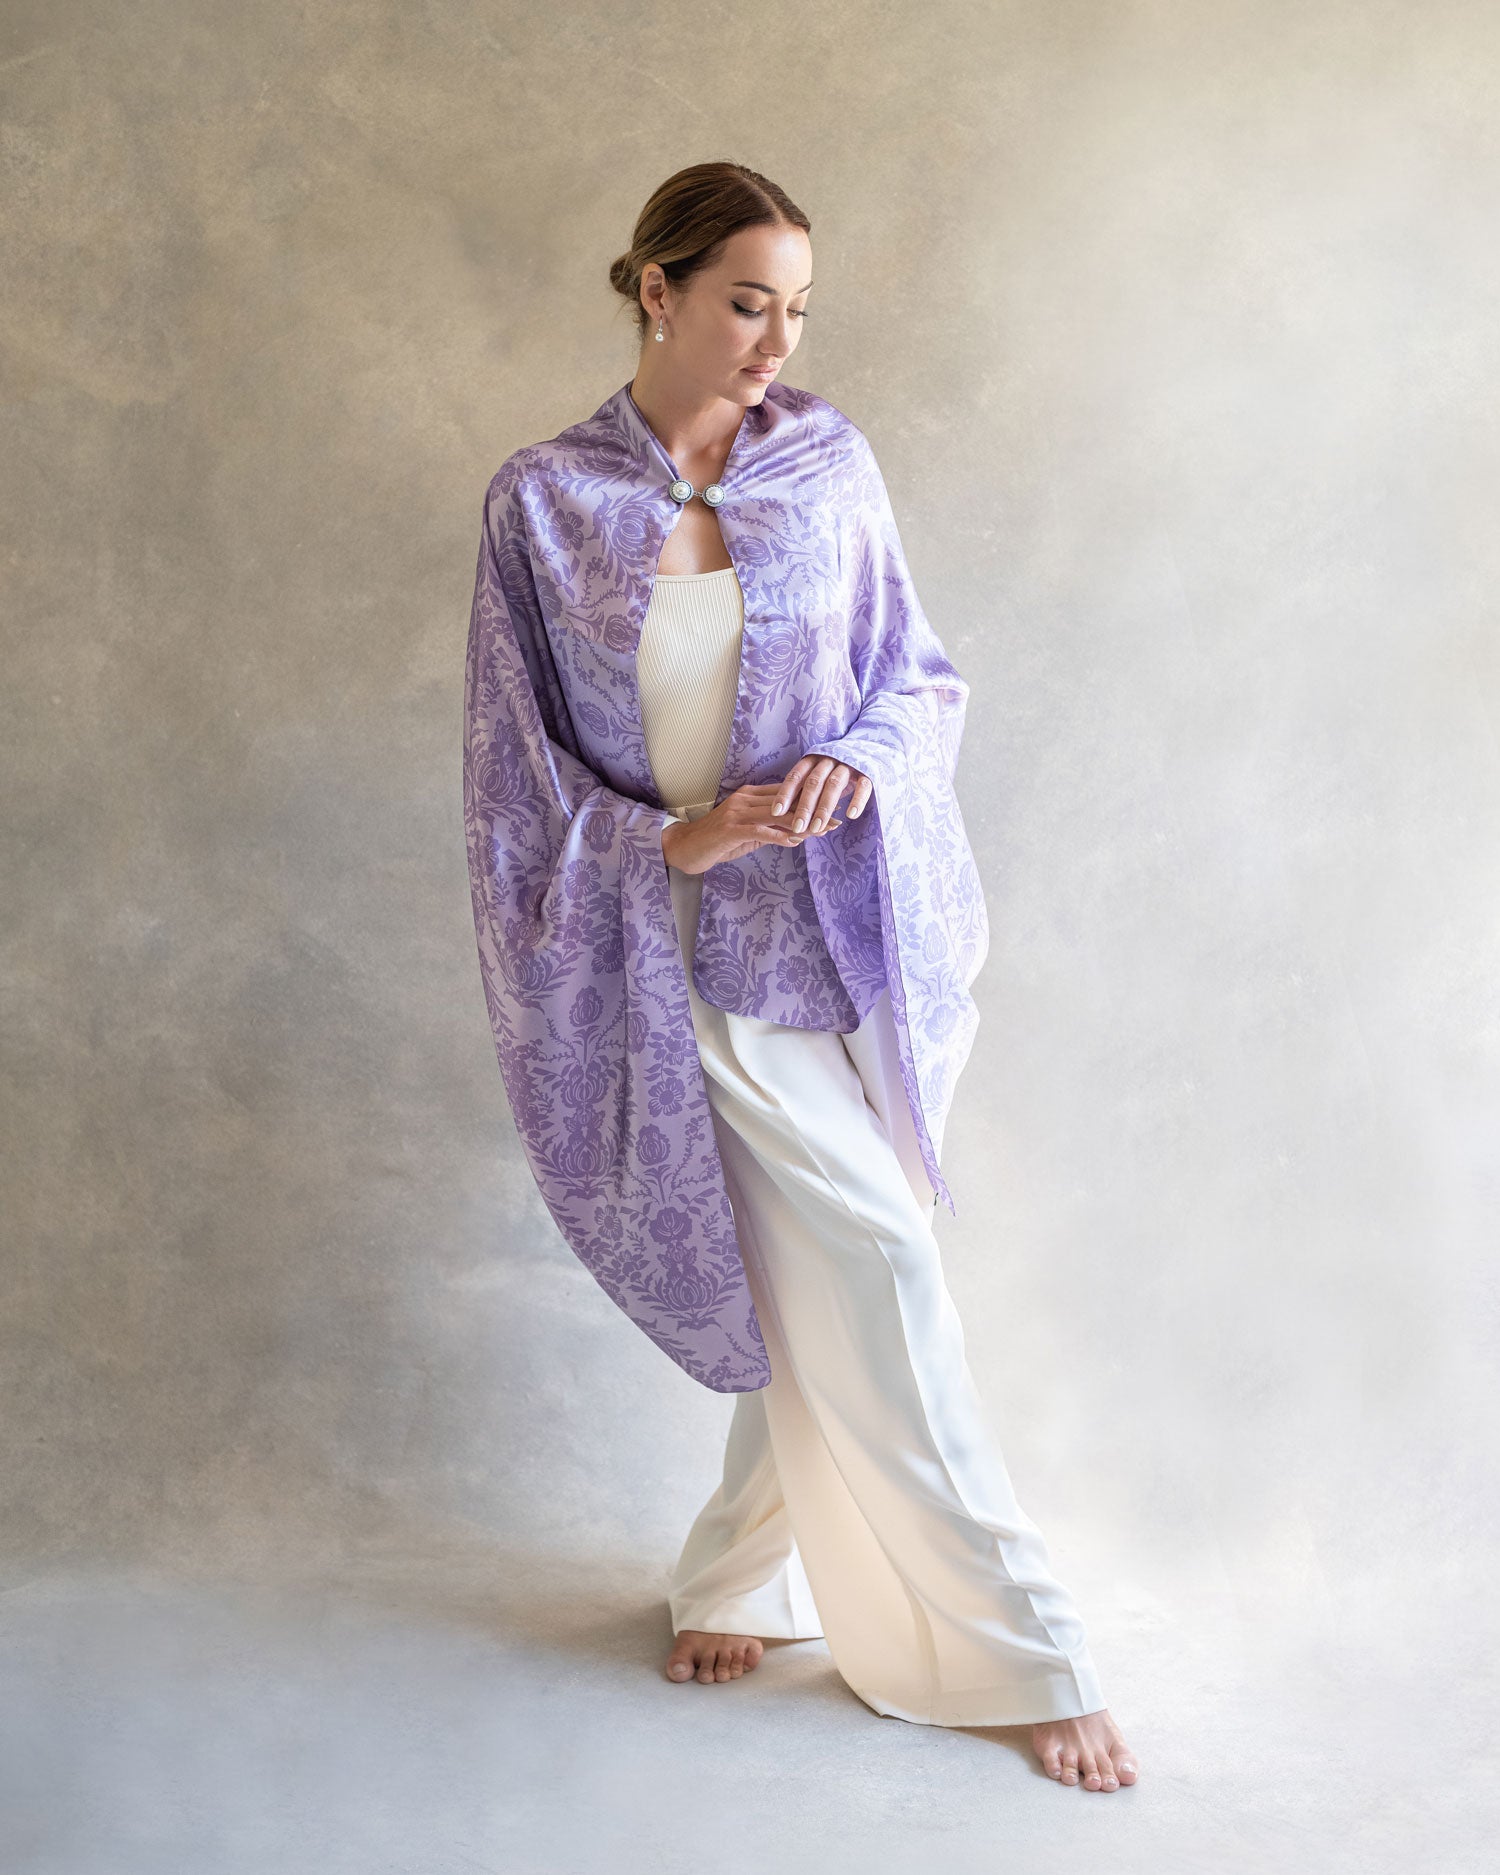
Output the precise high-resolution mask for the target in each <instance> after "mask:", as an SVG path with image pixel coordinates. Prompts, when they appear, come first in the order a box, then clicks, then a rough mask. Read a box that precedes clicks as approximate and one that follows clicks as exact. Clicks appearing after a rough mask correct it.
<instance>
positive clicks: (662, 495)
mask: <svg viewBox="0 0 1500 1875" xmlns="http://www.w3.org/2000/svg"><path fill="white" fill-rule="evenodd" d="M808 228H809V223H808V221H807V218H806V216H805V215H803V214H802V213H801V212H800V210H798V209H797V208H796V207H795V206H794V205H793V204H792V203H791V202H790V201H789V200H788V199H787V197H786V196H785V194H784V193H783V192H782V191H781V190H780V189H779V188H777V187H776V186H775V185H774V184H773V183H771V182H769V181H767V180H766V179H765V178H764V177H762V176H759V175H757V174H756V173H755V172H753V171H751V170H747V169H744V168H742V167H741V166H739V165H737V164H731V163H708V164H699V165H696V166H694V167H693V168H690V169H686V170H683V171H681V172H680V173H679V174H677V175H675V176H673V177H671V178H670V179H669V180H668V181H667V182H666V183H664V184H663V185H662V187H661V188H660V189H658V190H657V192H656V193H655V195H654V196H653V197H652V198H651V200H650V201H649V202H648V203H647V205H646V207H645V209H644V210H643V212H642V214H641V217H640V219H639V221H638V223H637V226H636V229H635V235H634V239H633V242H632V246H631V250H630V252H629V253H628V254H627V255H624V256H622V257H621V259H620V260H618V261H617V262H616V263H615V265H614V267H613V269H612V271H611V279H612V283H613V284H614V286H615V287H616V289H617V290H618V291H619V292H620V293H621V294H622V295H623V296H624V297H625V298H626V299H627V300H628V301H629V302H630V303H631V304H632V305H633V306H634V308H635V311H636V318H637V323H638V327H639V330H640V334H641V340H642V343H641V352H640V359H639V363H638V365H637V368H636V371H635V375H634V377H633V379H632V380H631V381H630V382H629V383H628V384H627V385H624V386H622V387H621V389H620V390H619V391H617V392H616V393H615V394H614V396H613V397H611V398H610V399H608V400H607V401H606V403H605V404H604V405H602V406H601V407H600V409H599V410H598V411H596V412H595V413H594V415H593V417H591V418H589V419H587V420H586V421H584V422H582V423H579V424H575V425H573V426H571V427H570V428H569V429H567V430H565V431H563V432H562V433H561V434H560V435H559V436H558V437H555V438H553V439H551V440H550V441H549V442H547V443H545V444H536V445H532V446H529V447H528V448H526V449H523V450H519V451H517V452H516V453H515V455H513V456H512V457H510V458H509V459H507V462H506V463H505V464H504V465H503V466H502V468H501V470H500V471H499V472H498V473H497V474H496V476H495V477H494V478H493V480H492V482H491V484H490V487H489V489H488V490H487V492H486V505H485V519H484V528H483V532H482V537H481V543H480V555H479V567H478V572H477V577H476V585H475V602H474V610H473V615H472V620H471V628H470V643H469V664H468V675H467V682H466V700H465V717H466V727H465V822H466V830H467V837H468V844H469V859H470V876H471V882H472V887H473V895H474V913H475V925H476V933H477V935H478V939H479V951H480V961H481V968H482V973H483V977H484V983H485V989H486V997H487V1003H488V1008H489V1013H490V1017H491V1021H492V1025H493V1028H494V1033H495V1040H496V1047H497V1053H498V1058H499V1061H500V1067H501V1071H502V1074H503V1076H504V1078H505V1082H506V1087H507V1091H508V1093H509V1094H510V1098H511V1103H512V1108H513V1111H514V1113H515V1116H516V1122H517V1130H518V1132H519V1134H520V1137H521V1140H522V1144H523V1147H524V1149H525V1151H526V1153H527V1156H528V1160H529V1162H530V1164H531V1166H532V1169H533V1172H534V1173H535V1175H536V1177H537V1181H538V1185H539V1188H540V1189H541V1191H542V1194H543V1197H544V1199H545V1200H546V1202H547V1205H548V1208H549V1210H550V1211H551V1212H552V1215H553V1217H554V1218H555V1219H556V1220H557V1222H558V1224H559V1226H560V1228H561V1229H562V1230H563V1233H564V1235H565V1236H566V1237H567V1239H568V1241H569V1243H570V1244H571V1246H572V1247H573V1248H574V1250H575V1251H576V1252H577V1253H578V1255H579V1256H580V1258H581V1259H582V1260H583V1261H584V1262H585V1263H586V1265H587V1266H588V1267H589V1269H590V1270H591V1272H592V1273H593V1274H594V1276H595V1277H596V1279H597V1280H598V1281H599V1283H600V1284H601V1285H602V1286H603V1287H604V1288H605V1289H606V1291H607V1292H608V1293H609V1294H610V1295H611V1297H612V1298H613V1299H614V1300H615V1301H616V1302H617V1304H618V1305H619V1306H620V1307H621V1309H622V1310H624V1311H625V1312H626V1313H627V1314H628V1315H629V1316H630V1317H631V1319H632V1320H634V1321H635V1323H636V1324H637V1326H639V1327H641V1328H642V1329H643V1330H644V1331H645V1332H646V1333H647V1334H649V1335H650V1336H651V1338H652V1339H653V1340H654V1341H655V1342H656V1343H657V1344H658V1345H659V1346H660V1347H661V1348H662V1349H663V1350H664V1351H665V1352H666V1353H668V1354H669V1356H670V1357H671V1358H672V1359H673V1360H674V1361H676V1362H677V1363H678V1365H680V1366H682V1367H683V1368H684V1370H685V1371H686V1372H688V1373H689V1374H691V1375H692V1376H693V1377H694V1378H695V1379H697V1380H699V1381H700V1382H701V1383H702V1384H704V1385H706V1386H709V1387H711V1388H713V1389H715V1390H718V1391H723V1392H732V1393H734V1394H736V1396H737V1397H736V1403H735V1411H734V1417H733V1420H732V1423H731V1427H730V1432H729V1438H728V1443H727V1446H726V1451H725V1460H724V1474H723V1479H722V1482H721V1484H720V1486H719V1487H718V1489H717V1490H716V1491H715V1492H714V1494H713V1496H712V1498H711V1499H710V1500H709V1502H708V1503H707V1504H706V1505H705V1506H704V1508H703V1511H702V1512H701V1513H700V1515H699V1517H698V1518H697V1520H696V1522H695V1523H694V1525H693V1527H692V1530H691V1531H690V1532H689V1534H688V1537H687V1540H686V1542H685V1543H684V1546H683V1550H682V1553H681V1555H680V1557H679V1560H678V1563H677V1566H676V1569H675V1571H674V1573H673V1578H672V1583H671V1590H670V1606H671V1614H672V1625H673V1630H674V1637H675V1644H674V1646H673V1648H672V1650H671V1653H670V1655H669V1657H668V1661H667V1667H666V1672H667V1675H668V1677H669V1678H671V1679H674V1680H682V1681H687V1680H691V1679H694V1678H696V1680H697V1681H698V1682H700V1683H702V1684H717V1683H723V1682H727V1681H730V1680H734V1679H737V1678H739V1677H741V1675H742V1674H744V1673H745V1672H747V1671H750V1670H752V1669H753V1668H754V1667H755V1666H756V1665H757V1664H758V1662H759V1660H760V1658H761V1655H762V1653H763V1642H764V1641H765V1640H767V1639H772V1638H784V1639H796V1638H806V1637H812V1636H817V1635H823V1636H825V1637H826V1639H827V1642H828V1647H829V1651H830V1653H831V1655H832V1657H833V1659H834V1662H835V1664H836V1666H837V1667H838V1669H839V1671H840V1673H841V1674H842V1675H843V1677H844V1678H845V1680H846V1681H847V1683H848V1684H849V1685H850V1687H851V1688H852V1689H853V1690H854V1691H855V1692H856V1693H857V1694H858V1695H859V1697H860V1698H861V1699H863V1700H864V1701H865V1702H866V1703H867V1704H868V1705H870V1706H871V1707H872V1708H873V1709H874V1710H875V1711H877V1712H881V1713H884V1714H888V1715H891V1716H894V1717H900V1718H905V1719H908V1720H911V1721H914V1722H917V1723H926V1724H941V1725H997V1724H998V1725H1010V1724H1022V1723H1026V1724H1030V1725H1031V1727H1032V1738H1033V1743H1034V1745H1035V1748H1036V1750H1037V1752H1038V1755H1039V1757H1040V1758H1041V1761H1042V1763H1043V1765H1044V1767H1045V1768H1046V1770H1047V1771H1048V1773H1049V1775H1051V1776H1052V1777H1054V1778H1057V1779H1058V1780H1059V1781H1061V1782H1063V1783H1080V1782H1081V1783H1082V1784H1083V1786H1084V1787H1085V1788H1087V1789H1094V1790H1114V1789H1117V1788H1119V1786H1120V1785H1121V1784H1122V1783H1132V1782H1134V1781H1135V1778H1136V1774H1137V1771H1136V1764H1135V1761H1134V1757H1133V1754H1132V1753H1131V1752H1130V1751H1129V1749H1128V1748H1127V1747H1126V1745H1125V1741H1124V1739H1123V1738H1122V1737H1121V1735H1120V1732H1119V1730H1118V1728H1117V1727H1116V1726H1115V1725H1114V1723H1113V1721H1112V1719H1111V1718H1110V1715H1109V1713H1108V1711H1107V1710H1106V1709H1105V1707H1104V1702H1103V1698H1102V1696H1101V1694H1100V1691H1099V1685H1098V1677H1097V1674H1096V1672H1095V1669H1094V1666H1093V1662H1092V1660H1091V1659H1090V1657H1089V1652H1088V1648H1087V1644H1086V1642H1085V1640H1084V1635H1083V1624H1082V1621H1081V1619H1080V1617H1079V1615H1078V1611H1077V1609H1076V1607H1075V1605H1074V1603H1073V1601H1072V1599H1071V1597H1070V1596H1069V1594H1068V1592H1067V1590H1066V1589H1065V1588H1064V1587H1063V1585H1062V1584H1061V1583H1060V1582H1059V1581H1058V1580H1057V1579H1056V1577H1055V1575H1054V1574H1053V1573H1052V1570H1051V1566H1050V1560H1049V1558H1048V1554H1047V1550H1046V1546H1045V1544H1044V1542H1043V1540H1042V1537H1041V1533H1040V1532H1039V1531H1038V1530H1037V1528H1036V1526H1035V1524H1034V1523H1032V1522H1031V1520H1030V1519H1029V1518H1028V1517H1027V1516H1026V1514H1025V1513H1024V1511H1022V1509H1021V1507H1020V1505H1019V1504H1018V1503H1017V1501H1016V1498H1015V1494H1014V1491H1013V1489H1012V1487H1011V1483H1010V1479H1009V1477H1008V1475H1007V1473H1006V1470H1005V1465H1004V1461H1003V1459H1002V1457H1001V1454H1000V1450H999V1447H998V1444H997V1442H996V1441H995V1439H994V1437H993V1434H992V1432H991V1430H990V1428H989V1426H988V1425H987V1423H986V1421H985V1417H984V1408H983V1405H982V1403H981V1401H980V1400H979V1398H978V1395H977V1393H976V1391H975V1388H974V1383H973V1380H972V1377H971V1375H970V1373H969V1369H968V1366H967V1363H966V1361H965V1357H964V1346H963V1336H962V1330H961V1328H960V1325H959V1322H958V1318H957V1315H956V1312H955V1310H954V1307H953V1303H952V1299H951V1297H950V1296H949V1294H948V1291H947V1288H946V1285H945V1283H944V1280H943V1274H942V1269H941V1264H940V1260H939V1255H938V1249H937V1243H936V1239H935V1237H934V1235H933V1229H932V1223H933V1214H934V1212H935V1209H936V1204H937V1201H938V1199H939V1198H940V1197H941V1198H947V1199H948V1202H949V1205H950V1208H951V1207H952V1199H951V1195H950V1194H949V1193H948V1190H947V1185H946V1182H945V1181H944V1179H943V1176H942V1173H941V1170H940V1169H939V1165H938V1153H939V1149H940V1143H941V1134H942V1128H943V1124H944V1121H945V1119H946V1114H947V1109H948V1102H949V1100H950V1099H951V1096H952V1090H953V1083H954V1081H955V1080H956V1077H957V1073H958V1070H959V1068H960V1067H961V1066H962V1063H963V1060H964V1058H965V1057H966V1055H967V1053H968V1048H969V1043H970V1041H971V1040H972V1035H973V1026H974V1022H975V1020H976V1012H975V1010H974V1006H973V1003H972V999H971V998H970V997H969V996H968V985H969V983H970V981H971V980H972V978H973V975H974V974H975V972H976V971H977V969H978V967H979V964H980V962H981V961H982V959H983V955H984V951H985V948H986V945H987V936H988V933H987V926H986V924H985V922H984V910H983V896H982V893H981V892H980V890H979V887H978V881H977V877H976V875H975V873H974V868H973V861H972V855H971V853H970V851H969V848H968V843H967V840H966V838H965V836H964V832H963V826H962V819H961V816H960V814H959V812H958V808H957V803H956V800H955V799H954V796H953V793H952V774H953V766H954V762H955V761H956V757H957V751H958V739H959V735H960V732H961V726H962V720H963V710H964V702H965V698H966V695H967V686H966V685H965V684H964V682H963V680H962V679H961V678H960V677H959V676H958V673H957V672H956V671H955V670H954V668H953V666H952V665H951V663H949V661H948V660H947V658H946V656H945V655H944V653H943V650H942V647H941V645H940V644H939V643H938V641H937V638H936V636H935V634H934V633H933V632H932V629H931V627H930V625H929V624H928V623H927V620H926V618H925V616H924V615H923V613H922V611H921V607H920V605H919V603H918V602H917V599H916V595H915V592H914V590H913V588H912V586H911V581H910V575H909V573H908V571H907V568H906V565H905V561H904V557H903V556H902V553H901V547H900V541H899V536H898V534H897V532H896V528H895V522H894V518H893V516H892V514H891V511H890V505H889V501H888V498H887V496H886V492H885V488H884V484H883V482H882V480H881V478H880V474H879V470H878V467H877V466H876V464H875V461H874V457H873V453H872V452H871V451H870V449H869V445H868V443H867V441H866V440H865V438H864V437H863V435H862V433H861V432H860V431H859V430H858V429H857V428H856V426H854V425H853V424H852V423H850V421H849V419H848V418H846V417H845V416H844V415H843V414H842V412H840V411H837V410H836V409H835V408H834V407H833V406H832V405H831V404H829V403H827V402H826V400H824V399H821V398H819V397H817V396H815V395H814V394H813V393H811V392H804V391H796V390H792V389H789V388H788V387H786V386H783V385H780V384H778V383H777V382H776V378H777V374H778V373H779V371H780V369H781V367H782V365H784V363H785V362H786V360H787V358H788V357H789V356H790V354H791V352H792V351H793V350H794V349H795V347H796V344H797V342H798V339H799V337H800V332H801V326H802V322H803V320H804V319H805V318H806V317H807V316H808V315H807V298H808V294H809V291H810V289H811V284H812V265H811V245H810V242H809V239H808Z"/></svg>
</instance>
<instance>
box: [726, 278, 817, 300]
mask: <svg viewBox="0 0 1500 1875" xmlns="http://www.w3.org/2000/svg"><path fill="white" fill-rule="evenodd" d="M729 284H730V285H731V286H753V287H755V288H756V289H757V290H758V291H759V292H761V293H769V294H770V295H771V298H772V299H775V297H776V289H775V287H774V286H767V285H766V283H765V281H764V280H731V281H730V282H729ZM811 291H812V281H811V280H809V281H808V283H807V285H806V286H799V287H798V288H797V293H809V292H811ZM797 293H792V294H789V295H788V298H790V299H795V298H796V297H797Z"/></svg>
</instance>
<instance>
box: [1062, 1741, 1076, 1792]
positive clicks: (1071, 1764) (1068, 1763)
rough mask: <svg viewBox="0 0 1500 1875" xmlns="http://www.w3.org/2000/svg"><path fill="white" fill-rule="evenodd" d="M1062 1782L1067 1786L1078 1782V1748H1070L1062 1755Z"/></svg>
mask: <svg viewBox="0 0 1500 1875" xmlns="http://www.w3.org/2000/svg"><path fill="white" fill-rule="evenodd" d="M1062 1781H1063V1783H1065V1784H1076V1783H1077V1782H1078V1752H1077V1749H1076V1747H1074V1746H1071V1745H1070V1746H1068V1747H1066V1748H1065V1749H1064V1751H1063V1755H1062Z"/></svg>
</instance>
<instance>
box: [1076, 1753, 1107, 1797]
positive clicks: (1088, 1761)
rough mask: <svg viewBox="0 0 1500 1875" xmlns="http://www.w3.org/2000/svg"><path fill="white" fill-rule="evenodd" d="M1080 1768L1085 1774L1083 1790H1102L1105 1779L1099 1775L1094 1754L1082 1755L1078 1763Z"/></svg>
mask: <svg viewBox="0 0 1500 1875" xmlns="http://www.w3.org/2000/svg"><path fill="white" fill-rule="evenodd" d="M1078 1768H1079V1770H1080V1771H1081V1772H1082V1774H1083V1788H1084V1789H1085V1790H1099V1789H1101V1788H1102V1786H1103V1784H1104V1779H1103V1778H1102V1777H1101V1776H1100V1775H1099V1767H1098V1765H1097V1764H1095V1763H1094V1754H1093V1752H1091V1751H1085V1752H1084V1753H1083V1754H1082V1755H1081V1757H1080V1758H1079V1761H1078Z"/></svg>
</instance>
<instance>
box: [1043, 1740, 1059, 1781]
mask: <svg viewBox="0 0 1500 1875" xmlns="http://www.w3.org/2000/svg"><path fill="white" fill-rule="evenodd" d="M1042 1769H1043V1770H1044V1771H1045V1772H1046V1773H1047V1775H1048V1777H1061V1776H1062V1747H1061V1746H1060V1745H1049V1746H1048V1747H1047V1749H1046V1750H1045V1751H1044V1752H1043V1753H1042Z"/></svg>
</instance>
